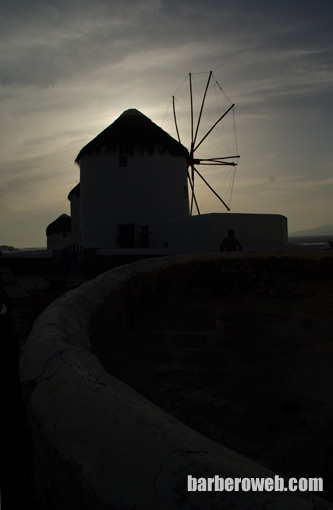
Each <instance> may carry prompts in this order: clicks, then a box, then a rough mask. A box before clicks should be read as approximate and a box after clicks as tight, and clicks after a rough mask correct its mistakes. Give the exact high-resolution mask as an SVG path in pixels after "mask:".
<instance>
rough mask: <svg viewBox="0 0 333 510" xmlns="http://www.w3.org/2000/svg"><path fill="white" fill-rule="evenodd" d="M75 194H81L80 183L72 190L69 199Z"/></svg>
mask: <svg viewBox="0 0 333 510" xmlns="http://www.w3.org/2000/svg"><path fill="white" fill-rule="evenodd" d="M73 195H77V196H78V197H79V196H80V183H78V184H77V185H76V186H74V188H72V189H71V190H70V192H69V193H68V197H67V198H68V200H70V199H71V198H72V196H73Z"/></svg>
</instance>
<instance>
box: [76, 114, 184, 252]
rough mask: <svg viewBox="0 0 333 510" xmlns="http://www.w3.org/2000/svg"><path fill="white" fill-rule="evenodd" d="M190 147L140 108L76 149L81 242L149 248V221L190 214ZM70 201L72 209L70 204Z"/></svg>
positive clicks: (176, 217)
mask: <svg viewBox="0 0 333 510" xmlns="http://www.w3.org/2000/svg"><path fill="white" fill-rule="evenodd" d="M187 156H188V151H187V149H186V148H185V147H183V146H182V145H181V144H180V143H179V142H177V141H176V140H174V139H173V138H172V137H171V136H170V135H168V134H167V133H166V132H165V131H163V130H162V129H161V128H160V127H158V126H157V125H156V124H154V123H153V122H152V121H151V120H150V119H148V117H146V116H145V115H143V114H142V113H140V112H139V111H138V110H135V109H130V110H126V111H125V112H124V113H123V114H122V115H121V116H120V117H119V118H118V119H117V120H116V121H115V122H114V123H113V124H111V125H110V126H109V127H107V128H106V129H105V130H104V131H102V132H101V133H100V134H99V135H98V136H97V137H96V138H94V139H93V140H92V141H91V142H89V143H88V144H87V145H86V146H85V147H83V149H82V150H81V151H80V152H79V154H78V156H77V158H76V162H77V163H78V164H79V165H80V189H79V190H78V189H77V188H74V190H75V189H76V192H75V193H72V194H71V193H70V195H69V199H70V200H71V204H72V217H73V216H75V217H77V216H78V214H77V205H76V206H75V205H74V203H73V202H72V199H73V200H76V201H77V195H78V193H79V196H80V200H79V202H80V219H79V224H80V231H81V239H80V240H81V242H82V244H84V245H95V246H99V247H103V248H134V247H148V246H149V231H148V229H149V225H150V224H151V223H155V222H159V221H169V220H176V219H183V218H186V217H188V215H189V201H188V188H187ZM73 205H74V207H73Z"/></svg>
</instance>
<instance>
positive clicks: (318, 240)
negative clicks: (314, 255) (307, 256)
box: [288, 235, 333, 250]
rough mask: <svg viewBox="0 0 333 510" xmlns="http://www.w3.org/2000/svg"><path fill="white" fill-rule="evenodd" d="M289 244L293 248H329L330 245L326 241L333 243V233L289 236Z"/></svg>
mask: <svg viewBox="0 0 333 510" xmlns="http://www.w3.org/2000/svg"><path fill="white" fill-rule="evenodd" d="M288 241H289V244H290V245H291V247H292V246H295V248H304V249H306V248H308V249H314V250H329V249H330V245H329V242H328V241H332V243H333V235H331V236H330V235H318V236H292V235H291V236H289V238H288Z"/></svg>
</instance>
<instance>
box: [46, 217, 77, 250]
mask: <svg viewBox="0 0 333 510" xmlns="http://www.w3.org/2000/svg"><path fill="white" fill-rule="evenodd" d="M46 238H47V249H48V250H54V249H55V248H57V247H58V246H67V245H68V244H70V243H71V242H72V240H73V239H72V220H71V217H70V216H68V214H61V215H60V216H59V217H58V218H57V219H56V220H54V221H52V223H50V224H49V225H48V226H47V227H46Z"/></svg>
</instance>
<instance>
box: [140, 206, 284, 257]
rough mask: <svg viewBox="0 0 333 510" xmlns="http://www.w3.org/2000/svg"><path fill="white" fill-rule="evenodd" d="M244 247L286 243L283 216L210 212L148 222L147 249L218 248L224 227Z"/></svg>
mask: <svg viewBox="0 0 333 510" xmlns="http://www.w3.org/2000/svg"><path fill="white" fill-rule="evenodd" d="M230 229H233V230H234V231H235V237H237V239H238V240H239V241H240V243H241V244H242V246H243V248H244V249H247V248H262V247H269V248H278V247H283V246H287V244H288V225H287V218H286V217H285V216H282V215H280V214H240V213H212V214H202V215H200V216H191V217H188V218H184V219H181V220H177V221H166V222H160V223H155V224H151V225H150V229H149V243H150V248H169V249H171V250H173V249H176V250H182V251H184V252H190V251H210V250H211V251H215V250H219V247H220V244H221V242H222V240H223V239H224V238H225V237H227V233H228V230H230Z"/></svg>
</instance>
